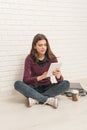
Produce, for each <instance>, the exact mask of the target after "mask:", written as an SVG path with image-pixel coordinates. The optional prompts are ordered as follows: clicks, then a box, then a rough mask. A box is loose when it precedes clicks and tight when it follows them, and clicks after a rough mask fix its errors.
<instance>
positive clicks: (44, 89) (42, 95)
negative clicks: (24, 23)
mask: <svg viewBox="0 0 87 130" xmlns="http://www.w3.org/2000/svg"><path fill="white" fill-rule="evenodd" d="M69 86H70V83H69V81H67V80H64V81H62V82H60V83H55V84H50V85H47V86H44V85H42V86H38V87H36V86H34V85H27V84H25V83H24V82H22V81H16V82H15V84H14V87H15V89H16V90H17V91H19V92H20V93H21V94H23V95H24V96H25V97H27V98H29V97H31V98H33V99H36V100H37V101H39V102H41V103H44V102H46V100H47V99H48V98H49V97H55V96H57V95H59V94H63V93H64V92H65V91H67V90H68V89H69Z"/></svg>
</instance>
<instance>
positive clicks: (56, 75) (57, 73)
mask: <svg viewBox="0 0 87 130" xmlns="http://www.w3.org/2000/svg"><path fill="white" fill-rule="evenodd" d="M53 75H54V76H55V77H56V78H57V79H60V77H61V71H60V70H59V69H56V70H55V71H53Z"/></svg>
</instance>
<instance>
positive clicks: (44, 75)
mask: <svg viewBox="0 0 87 130" xmlns="http://www.w3.org/2000/svg"><path fill="white" fill-rule="evenodd" d="M45 78H47V72H44V73H43V74H42V75H41V76H38V77H37V81H40V80H42V79H45Z"/></svg>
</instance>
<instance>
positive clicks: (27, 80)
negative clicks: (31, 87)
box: [23, 57, 38, 84]
mask: <svg viewBox="0 0 87 130" xmlns="http://www.w3.org/2000/svg"><path fill="white" fill-rule="evenodd" d="M31 66H32V61H31V59H30V58H29V57H27V58H26V60H25V66H24V76H23V81H24V82H25V83H26V84H32V83H34V84H37V83H38V81H37V76H33V77H32V75H31Z"/></svg>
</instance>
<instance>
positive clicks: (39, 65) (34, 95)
mask: <svg viewBox="0 0 87 130" xmlns="http://www.w3.org/2000/svg"><path fill="white" fill-rule="evenodd" d="M54 62H58V61H57V58H56V56H55V55H54V54H53V52H52V51H51V49H50V45H49V42H48V39H47V38H46V36H45V35H43V34H37V35H36V36H35V37H34V39H33V42H32V48H31V51H30V54H29V55H28V56H27V57H26V60H25V68H24V76H23V82H22V81H16V82H15V85H14V86H15V89H16V90H17V91H19V92H20V93H22V94H23V95H24V96H25V97H27V98H28V102H29V107H31V106H32V105H33V104H39V103H40V104H48V105H51V106H52V107H54V108H57V107H58V99H57V97H56V96H57V95H59V94H63V93H64V92H65V91H67V90H68V89H69V86H70V83H69V81H66V80H64V79H63V76H62V74H61V71H60V70H59V69H56V70H54V71H53V72H52V74H53V76H54V77H55V79H56V81H57V82H56V83H52V81H51V78H50V77H47V71H48V69H49V67H50V64H51V63H54Z"/></svg>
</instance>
